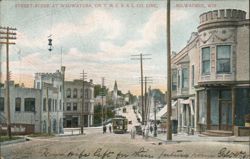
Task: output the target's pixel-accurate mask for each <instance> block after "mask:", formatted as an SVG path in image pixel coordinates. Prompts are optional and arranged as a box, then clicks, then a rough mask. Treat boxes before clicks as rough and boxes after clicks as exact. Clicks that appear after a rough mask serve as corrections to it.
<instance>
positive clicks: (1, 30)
mask: <svg viewBox="0 0 250 159" xmlns="http://www.w3.org/2000/svg"><path fill="white" fill-rule="evenodd" d="M15 30H16V28H11V27H1V26H0V40H1V39H4V40H6V41H5V42H2V41H0V44H5V45H6V81H7V82H6V104H7V135H8V137H9V138H11V120H10V87H9V82H10V74H9V73H10V72H9V45H14V44H15V43H14V42H10V40H15V39H16V36H15V35H16V33H15V32H14V31H15Z"/></svg>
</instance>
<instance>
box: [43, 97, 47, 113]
mask: <svg viewBox="0 0 250 159" xmlns="http://www.w3.org/2000/svg"><path fill="white" fill-rule="evenodd" d="M46 102H47V100H46V98H43V111H44V112H46Z"/></svg>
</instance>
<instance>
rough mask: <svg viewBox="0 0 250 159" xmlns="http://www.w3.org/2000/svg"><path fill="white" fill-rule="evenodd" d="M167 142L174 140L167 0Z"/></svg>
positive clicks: (168, 3) (168, 5)
mask: <svg viewBox="0 0 250 159" xmlns="http://www.w3.org/2000/svg"><path fill="white" fill-rule="evenodd" d="M166 18H167V76H168V79H167V80H168V81H167V92H168V94H167V104H168V107H167V108H168V110H167V140H172V123H171V114H172V103H171V48H170V47H171V44H170V41H171V40H170V38H171V36H170V0H167V16H166Z"/></svg>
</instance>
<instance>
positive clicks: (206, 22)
mask: <svg viewBox="0 0 250 159" xmlns="http://www.w3.org/2000/svg"><path fill="white" fill-rule="evenodd" d="M249 26H250V23H249V19H246V12H245V11H241V10H236V9H225V10H224V9H222V10H214V11H209V12H206V13H203V14H201V15H200V25H199V26H198V32H197V33H193V36H192V37H191V39H190V40H189V43H188V44H187V46H186V47H185V48H184V49H183V50H182V51H181V52H179V53H178V54H176V55H172V61H171V64H172V90H173V95H172V98H173V99H174V100H177V101H178V108H179V109H178V110H179V111H178V128H179V129H178V130H179V131H183V130H185V129H183V128H185V127H190V128H194V129H195V130H196V131H201V132H209V131H214V130H216V131H221V132H223V131H224V132H226V133H227V134H228V135H233V134H238V131H239V129H245V117H246V115H248V114H250V85H249V84H250V81H249V77H250V75H249V58H250V57H249ZM185 81H186V82H185ZM184 87H185V89H184ZM184 123H185V124H186V125H185V124H184ZM248 133H249V132H248Z"/></svg>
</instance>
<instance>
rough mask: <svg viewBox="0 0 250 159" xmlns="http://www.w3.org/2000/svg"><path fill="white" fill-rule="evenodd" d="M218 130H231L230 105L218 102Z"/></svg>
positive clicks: (228, 102) (225, 102) (229, 102)
mask: <svg viewBox="0 0 250 159" xmlns="http://www.w3.org/2000/svg"><path fill="white" fill-rule="evenodd" d="M219 121H220V130H227V131H230V130H232V103H231V101H220V117H219Z"/></svg>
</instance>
